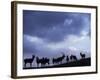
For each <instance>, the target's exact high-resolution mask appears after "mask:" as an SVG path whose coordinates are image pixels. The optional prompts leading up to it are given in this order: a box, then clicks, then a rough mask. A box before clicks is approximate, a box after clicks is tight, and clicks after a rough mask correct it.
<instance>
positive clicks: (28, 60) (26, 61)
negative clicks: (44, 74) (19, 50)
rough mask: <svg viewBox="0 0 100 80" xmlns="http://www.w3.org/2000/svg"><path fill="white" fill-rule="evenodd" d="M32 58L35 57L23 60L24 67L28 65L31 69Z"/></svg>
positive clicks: (33, 56)
mask: <svg viewBox="0 0 100 80" xmlns="http://www.w3.org/2000/svg"><path fill="white" fill-rule="evenodd" d="M34 58H35V55H32V58H26V59H24V66H25V67H26V64H27V63H29V64H30V67H32V62H33V60H34Z"/></svg>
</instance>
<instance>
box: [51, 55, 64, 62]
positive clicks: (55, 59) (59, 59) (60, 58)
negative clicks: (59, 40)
mask: <svg viewBox="0 0 100 80" xmlns="http://www.w3.org/2000/svg"><path fill="white" fill-rule="evenodd" d="M64 58H65V55H64V54H63V55H62V56H61V57H58V58H53V59H52V63H53V64H54V63H59V62H60V63H62V60H63V59H64Z"/></svg>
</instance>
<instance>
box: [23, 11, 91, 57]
mask: <svg viewBox="0 0 100 80" xmlns="http://www.w3.org/2000/svg"><path fill="white" fill-rule="evenodd" d="M90 26H91V14H90V13H79V12H78V13H75V12H56V11H55V12H52V11H34V10H23V54H24V57H30V56H31V55H32V54H34V55H35V56H40V57H57V56H58V57H59V56H61V55H62V54H61V53H62V52H63V53H64V54H65V55H71V54H74V55H76V56H78V57H80V55H79V53H80V52H83V53H85V54H86V56H90V53H91V50H90V49H91V28H90Z"/></svg>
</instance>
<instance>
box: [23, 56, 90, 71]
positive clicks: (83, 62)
mask: <svg viewBox="0 0 100 80" xmlns="http://www.w3.org/2000/svg"><path fill="white" fill-rule="evenodd" d="M79 66H91V58H85V59H80V60H78V61H73V62H68V63H62V64H58V65H53V66H44V67H26V68H23V69H39V68H58V67H79Z"/></svg>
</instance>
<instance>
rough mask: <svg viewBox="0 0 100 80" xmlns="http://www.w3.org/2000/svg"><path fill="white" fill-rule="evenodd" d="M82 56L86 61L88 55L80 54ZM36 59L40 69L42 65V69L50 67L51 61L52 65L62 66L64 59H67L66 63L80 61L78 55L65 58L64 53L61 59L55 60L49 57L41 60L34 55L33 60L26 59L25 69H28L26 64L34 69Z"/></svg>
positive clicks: (56, 58)
mask: <svg viewBox="0 0 100 80" xmlns="http://www.w3.org/2000/svg"><path fill="white" fill-rule="evenodd" d="M80 56H81V59H84V58H85V57H86V55H85V54H83V53H82V52H80ZM35 58H36V60H35V61H36V64H37V67H39V65H41V67H43V66H45V65H49V64H50V60H51V62H52V64H62V62H63V60H64V59H66V62H69V61H77V60H78V59H77V56H76V55H70V56H68V55H67V56H65V54H64V53H62V56H60V57H55V58H51V59H50V58H47V57H42V58H39V57H38V56H35V55H32V58H25V59H24V67H26V64H30V67H32V63H33V61H34V59H35Z"/></svg>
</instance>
